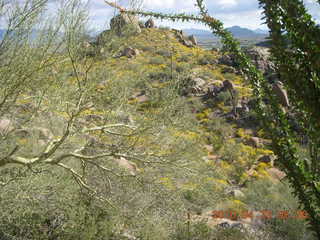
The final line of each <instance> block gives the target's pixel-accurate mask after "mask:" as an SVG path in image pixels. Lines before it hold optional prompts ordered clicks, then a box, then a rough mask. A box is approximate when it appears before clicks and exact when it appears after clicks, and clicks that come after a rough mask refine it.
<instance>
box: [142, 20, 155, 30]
mask: <svg viewBox="0 0 320 240" xmlns="http://www.w3.org/2000/svg"><path fill="white" fill-rule="evenodd" d="M144 26H145V27H146V28H155V26H156V25H155V23H154V20H153V19H152V18H149V20H148V21H146V23H145V24H144Z"/></svg>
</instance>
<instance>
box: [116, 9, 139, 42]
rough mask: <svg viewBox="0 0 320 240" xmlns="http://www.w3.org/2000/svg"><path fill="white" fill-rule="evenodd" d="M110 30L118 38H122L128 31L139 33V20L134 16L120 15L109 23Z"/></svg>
mask: <svg viewBox="0 0 320 240" xmlns="http://www.w3.org/2000/svg"><path fill="white" fill-rule="evenodd" d="M110 28H111V30H112V31H114V32H115V33H116V34H117V35H118V36H122V35H123V34H124V32H125V31H128V30H130V31H131V32H132V33H141V28H140V26H139V18H138V17H136V16H132V15H128V14H125V13H121V14H119V15H117V16H115V17H114V18H112V19H111V21H110Z"/></svg>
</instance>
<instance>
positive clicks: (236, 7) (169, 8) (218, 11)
mask: <svg viewBox="0 0 320 240" xmlns="http://www.w3.org/2000/svg"><path fill="white" fill-rule="evenodd" d="M110 1H112V0H110ZM135 1H140V3H142V4H143V9H144V10H147V11H154V12H165V13H183V12H184V13H195V14H197V8H196V7H195V6H194V3H195V0H135ZM128 2H129V0H117V3H118V4H119V5H121V6H128V5H129V4H128ZM304 3H305V5H306V7H307V8H308V10H309V13H310V14H311V15H312V16H313V18H314V20H315V21H317V22H318V23H320V4H319V3H317V2H316V0H304ZM205 4H206V6H207V8H208V10H209V14H210V15H211V16H213V17H215V18H217V19H219V20H221V21H222V22H223V23H224V26H225V27H231V26H234V25H238V26H241V27H246V28H249V29H252V30H254V29H257V28H260V29H267V27H266V26H265V25H264V24H263V23H262V20H261V17H262V15H261V13H262V10H261V9H259V4H258V0H205ZM89 9H90V27H91V28H92V29H96V30H104V29H107V28H108V27H109V21H110V19H111V18H112V17H113V16H114V15H115V14H117V12H116V11H115V10H114V9H112V8H111V7H109V6H108V5H107V4H105V3H104V1H103V0H89ZM156 24H157V25H158V26H159V25H160V26H169V27H173V28H179V29H186V28H197V29H206V28H205V26H203V25H200V24H194V23H172V22H169V21H162V22H161V21H158V20H156Z"/></svg>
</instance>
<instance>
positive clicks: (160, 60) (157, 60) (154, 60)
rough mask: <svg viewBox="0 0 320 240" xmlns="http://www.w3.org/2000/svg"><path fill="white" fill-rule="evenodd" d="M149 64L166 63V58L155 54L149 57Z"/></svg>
mask: <svg viewBox="0 0 320 240" xmlns="http://www.w3.org/2000/svg"><path fill="white" fill-rule="evenodd" d="M149 64H154V65H160V64H166V60H165V59H164V58H163V57H162V56H156V57H152V58H150V59H149Z"/></svg>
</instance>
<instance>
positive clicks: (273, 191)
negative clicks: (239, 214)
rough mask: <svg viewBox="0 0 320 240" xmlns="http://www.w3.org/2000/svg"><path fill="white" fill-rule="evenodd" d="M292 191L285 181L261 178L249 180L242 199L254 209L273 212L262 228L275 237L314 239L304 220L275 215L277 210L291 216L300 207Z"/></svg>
mask: <svg viewBox="0 0 320 240" xmlns="http://www.w3.org/2000/svg"><path fill="white" fill-rule="evenodd" d="M292 191H293V190H292V188H291V187H290V185H289V184H288V182H287V181H283V182H279V183H277V184H274V183H273V182H271V181H270V180H269V179H261V180H257V181H252V182H249V184H248V186H247V189H246V190H245V191H244V193H245V197H244V198H243V201H244V202H245V203H247V204H248V205H250V206H251V207H252V208H253V210H255V211H262V210H266V209H267V210H271V211H272V212H273V218H272V219H268V220H266V222H265V226H262V228H263V229H265V230H266V231H267V232H271V233H273V234H274V235H275V238H276V239H288V240H289V239H290V240H291V239H297V240H298V239H314V238H313V237H312V233H311V231H309V230H308V227H307V223H306V221H305V220H302V219H295V218H291V217H290V218H287V219H279V218H278V217H277V214H278V213H279V211H288V212H289V214H290V215H291V216H293V215H296V213H297V211H298V210H299V209H300V206H299V203H298V200H297V198H296V197H294V195H293V194H292Z"/></svg>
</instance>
